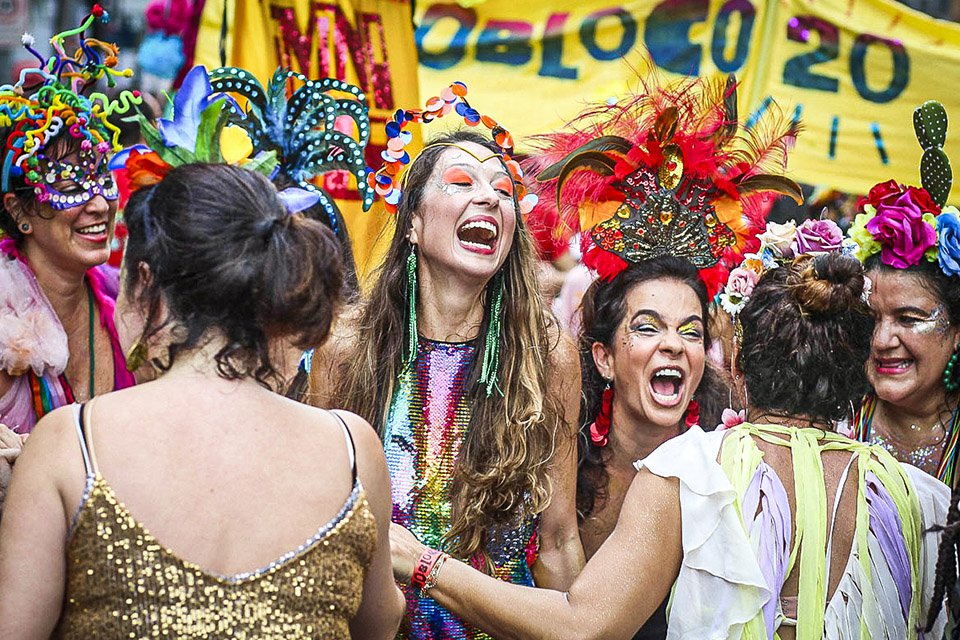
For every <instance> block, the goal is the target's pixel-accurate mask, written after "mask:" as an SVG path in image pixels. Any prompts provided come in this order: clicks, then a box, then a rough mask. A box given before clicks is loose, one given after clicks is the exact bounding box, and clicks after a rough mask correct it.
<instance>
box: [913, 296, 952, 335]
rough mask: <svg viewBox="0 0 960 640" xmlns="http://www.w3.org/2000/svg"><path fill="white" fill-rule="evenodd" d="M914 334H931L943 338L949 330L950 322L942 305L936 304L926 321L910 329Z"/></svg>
mask: <svg viewBox="0 0 960 640" xmlns="http://www.w3.org/2000/svg"><path fill="white" fill-rule="evenodd" d="M911 328H912V329H913V331H914V332H915V333H919V334H931V333H934V334H936V335H938V336H943V335H945V334H946V333H947V330H948V329H949V328H950V320H949V318H947V309H946V307H944V306H943V305H942V304H938V305H937V306H936V307H935V308H934V309H933V311H931V312H930V315H929V316H927V319H926V320H923V321H921V322H917V323H915V324H914V325H913V327H911Z"/></svg>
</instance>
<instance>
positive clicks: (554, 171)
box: [537, 136, 633, 182]
mask: <svg viewBox="0 0 960 640" xmlns="http://www.w3.org/2000/svg"><path fill="white" fill-rule="evenodd" d="M632 147H633V145H632V144H630V142H628V141H627V140H625V139H623V138H621V137H620V136H600V137H599V138H594V139H593V140H591V141H590V142H587V143H586V144H584V145H582V146H580V147H577V148H576V149H574V150H573V151H571V152H570V153H568V154H567V155H566V156H564V158H563V160H560V161H559V162H556V163H554V164H552V165H550V166H549V167H547V168H546V169H544V170H543V171H541V172H540V173H538V174H537V181H538V182H547V181H548V180H553V179H554V178H556V177H557V176H559V175H560V173H561V172H562V171H563V168H564V166H566V164H567V163H568V162H570V161H571V160H573V158H575V157H576V156H577V155H578V154H581V153H583V152H584V151H618V152H620V153H624V154H625V153H628V152H629V151H630V149H631V148H632Z"/></svg>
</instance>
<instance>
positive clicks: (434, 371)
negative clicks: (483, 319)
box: [384, 338, 538, 640]
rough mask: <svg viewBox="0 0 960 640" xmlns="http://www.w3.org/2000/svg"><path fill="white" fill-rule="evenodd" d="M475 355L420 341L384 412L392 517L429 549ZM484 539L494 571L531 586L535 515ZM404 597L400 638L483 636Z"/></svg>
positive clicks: (425, 601)
mask: <svg viewBox="0 0 960 640" xmlns="http://www.w3.org/2000/svg"><path fill="white" fill-rule="evenodd" d="M475 360H476V346H475V344H474V343H471V342H468V343H448V342H436V341H432V340H427V339H424V338H420V339H419V341H418V345H417V357H416V360H415V361H414V364H413V365H412V366H411V367H409V369H408V370H407V371H406V372H405V373H403V374H402V375H401V376H400V377H399V379H398V381H397V388H396V391H395V392H394V395H393V399H392V402H391V405H390V412H389V414H388V417H387V422H386V430H385V433H384V449H385V451H386V456H387V466H388V467H389V468H390V482H391V485H392V487H393V521H394V522H396V523H398V524H401V525H403V526H404V527H406V528H407V529H409V530H410V531H412V532H413V534H414V535H416V536H417V538H418V539H420V540H421V541H422V542H423V543H424V544H426V545H429V546H430V547H433V548H436V549H443V548H445V546H446V545H445V544H444V540H443V535H444V534H445V533H446V532H447V531H448V530H449V529H450V511H451V506H450V488H451V485H452V483H453V472H454V466H455V464H456V461H457V457H458V454H459V452H460V448H461V446H462V445H463V442H464V439H465V438H466V437H467V427H468V424H469V422H470V403H469V401H468V398H467V397H466V385H467V381H468V378H469V375H470V371H471V366H472V365H473V363H474V361H475ZM488 540H489V542H488V552H489V555H490V559H491V560H492V561H493V564H494V575H495V576H496V577H498V578H500V579H502V580H506V581H508V582H513V583H515V584H521V585H527V586H532V585H533V576H532V575H531V573H530V566H531V565H532V564H533V562H534V561H535V560H536V557H537V543H538V539H537V519H536V518H534V517H526V518H523V519H522V521H520V522H518V523H516V525H515V526H513V527H493V528H492V529H491V530H490V531H489V535H488ZM468 560H471V559H468ZM472 560H474V561H473V564H474V566H477V563H476V561H475V559H472ZM405 595H406V599H407V612H406V615H407V618H408V621H409V625H410V627H409V635H408V636H406V637H409V638H414V639H416V640H441V639H443V640H447V639H449V640H460V639H477V638H488V637H489V636H487V635H486V634H484V633H481V632H480V631H477V630H476V629H474V628H472V627H470V626H468V625H466V624H465V623H464V622H462V621H461V620H460V619H459V618H457V617H456V616H454V615H453V614H452V613H450V612H449V611H447V610H446V609H444V608H443V607H441V606H440V605H438V604H437V603H436V602H434V601H433V600H432V599H431V598H429V597H423V598H421V597H419V596H418V595H417V594H416V593H415V592H414V591H413V590H412V589H409V588H406V589H405ZM406 624H407V622H404V625H406ZM404 628H405V627H401V629H404Z"/></svg>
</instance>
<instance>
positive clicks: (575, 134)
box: [527, 76, 802, 296]
mask: <svg viewBox="0 0 960 640" xmlns="http://www.w3.org/2000/svg"><path fill="white" fill-rule="evenodd" d="M643 85H644V91H643V92H642V93H640V94H639V95H634V96H632V97H630V98H628V99H626V100H624V101H621V102H614V103H612V104H611V103H607V104H603V105H600V106H595V107H592V108H589V109H588V110H587V111H586V112H584V113H583V114H581V116H580V117H578V118H577V120H575V121H574V122H573V123H571V125H570V128H569V129H568V130H566V131H562V132H559V133H553V134H548V135H543V136H538V137H536V138H534V144H535V145H537V146H538V147H539V148H540V151H541V153H540V154H538V155H537V156H536V157H534V158H532V160H531V161H530V164H529V165H528V167H527V168H528V170H531V171H539V173H538V175H537V179H538V180H539V181H541V183H544V186H545V188H546V189H548V190H550V189H552V190H553V191H555V194H556V197H555V198H552V199H548V198H544V201H543V202H542V203H541V205H540V206H539V207H537V208H536V209H535V210H534V212H533V214H532V216H531V218H532V220H531V226H534V225H536V224H538V222H539V223H540V224H542V225H548V226H553V227H555V228H559V232H560V233H563V232H567V233H575V232H578V231H579V232H582V234H583V235H582V241H583V244H584V263H585V264H586V265H587V266H588V267H591V268H592V269H594V270H595V271H597V272H598V274H599V275H600V277H601V278H604V279H610V278H613V277H614V276H615V275H617V274H618V273H620V271H622V270H623V269H624V268H625V267H626V266H627V264H628V263H630V262H638V261H641V260H645V259H649V258H653V257H656V256H661V255H673V256H678V257H682V258H686V259H688V260H689V261H690V262H691V263H692V264H694V265H695V266H697V267H698V268H699V269H700V270H701V276H702V277H703V278H704V281H705V282H706V283H707V288H708V291H709V293H710V295H711V296H712V295H714V294H715V293H716V292H717V291H718V290H719V289H720V287H722V286H723V283H724V282H726V276H727V273H728V272H729V270H730V269H731V268H733V267H734V266H735V265H736V264H738V263H739V261H740V259H742V255H743V252H744V251H745V250H749V249H751V248H753V247H754V246H755V245H756V244H757V243H756V235H757V233H758V232H759V231H760V230H761V229H762V227H763V223H764V217H765V216H764V213H763V211H762V207H761V206H760V204H761V202H760V200H761V199H762V193H763V192H776V193H781V194H785V195H788V196H790V197H792V198H794V199H795V200H797V201H798V202H802V196H801V194H800V188H799V186H798V185H797V184H796V183H795V182H793V181H792V180H789V179H787V178H784V177H783V176H781V175H770V174H768V173H766V172H765V168H766V167H768V166H770V165H779V166H780V167H779V168H780V170H782V169H783V168H784V167H785V163H786V154H787V150H788V149H789V147H790V146H791V145H792V143H793V141H794V139H795V136H796V134H797V131H798V125H797V123H796V122H793V121H789V120H784V119H782V118H781V119H778V120H776V121H774V122H772V123H771V122H770V121H769V120H768V121H766V122H764V121H761V122H760V123H758V124H757V125H755V126H754V127H753V128H750V129H746V128H743V129H741V128H739V127H738V123H737V96H736V79H735V78H734V77H733V76H730V77H729V78H728V79H727V80H726V82H722V81H721V82H716V81H711V80H707V79H700V78H695V79H690V80H685V81H683V82H681V83H677V84H673V85H669V86H653V85H652V81H644V83H643ZM554 203H555V204H554Z"/></svg>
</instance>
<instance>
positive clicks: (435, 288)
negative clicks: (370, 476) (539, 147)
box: [311, 83, 583, 640]
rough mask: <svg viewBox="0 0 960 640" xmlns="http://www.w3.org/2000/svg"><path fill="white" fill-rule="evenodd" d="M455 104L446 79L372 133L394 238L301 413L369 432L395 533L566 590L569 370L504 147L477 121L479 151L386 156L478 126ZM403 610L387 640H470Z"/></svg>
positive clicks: (574, 393)
mask: <svg viewBox="0 0 960 640" xmlns="http://www.w3.org/2000/svg"><path fill="white" fill-rule="evenodd" d="M465 93H466V87H464V86H463V85H462V84H460V83H454V85H451V86H450V87H448V88H447V89H445V90H444V91H443V92H442V93H441V95H440V97H438V98H435V99H432V100H431V101H429V102H428V105H427V107H428V108H427V110H425V111H423V112H420V111H409V112H402V114H401V117H400V118H399V120H395V121H393V122H390V123H388V125H387V135H388V138H389V142H388V145H387V150H386V151H384V159H385V160H387V163H386V164H385V165H384V168H383V169H381V170H380V171H378V172H377V173H376V174H375V175H374V177H373V180H374V181H375V184H376V187H377V190H378V193H379V194H380V195H382V196H383V197H384V201H385V203H386V205H387V209H388V210H389V211H395V213H396V231H395V233H394V236H393V240H392V243H391V245H390V247H389V249H388V252H387V255H386V258H385V261H384V264H383V266H382V267H381V269H380V271H379V274H378V275H377V279H376V281H375V282H374V283H373V286H372V289H371V291H370V293H369V295H368V297H367V299H366V300H364V301H363V302H362V303H361V305H360V306H359V308H358V309H355V310H348V311H347V312H346V313H345V314H344V315H343V316H342V317H341V319H340V321H339V322H338V326H337V327H336V329H335V332H334V336H333V337H332V338H331V340H329V341H328V342H327V343H326V344H325V345H324V346H323V347H321V348H320V349H318V350H317V353H316V356H315V358H314V362H313V367H312V372H311V397H312V402H314V403H315V404H317V405H319V406H337V407H343V408H347V409H349V410H350V411H353V412H355V413H357V414H359V415H361V416H363V417H364V418H366V419H367V420H368V421H369V422H370V423H371V424H373V425H374V427H376V428H377V430H378V431H379V433H380V436H381V438H382V440H383V445H384V449H385V451H386V457H387V463H388V466H389V469H390V478H391V483H392V487H393V521H394V522H395V523H397V524H398V525H400V526H403V527H406V528H407V529H409V530H410V531H412V532H413V533H414V534H415V535H416V536H417V537H419V538H420V539H421V540H424V541H428V543H429V544H430V545H431V546H433V547H436V548H440V549H444V550H445V551H446V552H448V553H450V554H451V555H452V556H453V557H457V558H460V559H462V560H465V561H467V562H470V563H471V564H472V565H473V566H476V567H478V568H480V569H482V570H484V571H485V572H488V573H489V574H490V575H494V576H496V577H497V578H500V579H502V580H507V581H510V582H514V583H517V584H523V585H533V584H534V583H535V584H536V585H537V586H539V587H550V588H559V589H565V588H567V587H568V586H569V585H570V583H571V582H572V580H573V578H574V577H575V575H576V573H577V572H578V571H579V569H580V567H581V566H582V564H583V551H582V548H581V546H580V539H579V536H578V532H577V521H576V511H575V504H574V495H575V483H576V428H575V421H576V416H577V408H578V404H579V398H580V376H579V367H578V364H577V356H576V348H575V346H574V345H573V343H572V341H571V340H568V339H566V338H564V337H563V336H562V335H561V331H560V329H559V327H558V326H557V325H556V323H555V322H554V321H552V319H551V318H550V316H549V315H548V313H547V312H546V311H545V309H544V308H543V306H542V303H541V300H540V296H539V293H538V287H537V283H536V275H535V274H536V268H535V266H534V254H533V248H532V244H531V239H530V237H529V236H528V232H527V230H526V228H525V223H524V221H523V218H522V216H521V207H524V206H525V204H526V203H529V199H528V198H524V197H523V193H522V189H523V184H522V181H521V180H520V175H519V171H520V170H519V166H518V165H517V164H516V162H515V161H513V160H511V159H510V158H509V156H508V155H505V151H506V150H507V149H509V147H512V146H513V145H512V142H511V141H510V139H509V134H508V133H506V131H504V130H503V128H502V127H500V126H499V125H497V124H496V123H495V122H494V121H493V120H492V119H490V118H489V117H487V116H483V117H482V122H483V124H484V125H485V126H487V127H489V128H490V129H492V131H491V133H492V134H493V136H494V137H495V139H496V140H497V142H496V144H495V143H494V142H492V141H491V140H490V139H488V138H485V137H483V136H481V135H479V134H476V133H472V132H468V131H461V132H456V133H452V134H446V135H443V136H441V137H439V138H436V139H434V140H432V141H431V142H429V143H427V145H426V146H425V148H424V150H423V151H422V152H421V153H420V155H419V156H417V157H416V158H415V159H413V160H412V161H411V159H410V157H409V156H408V155H407V153H406V152H405V151H404V150H403V145H404V141H405V139H408V138H409V135H410V134H409V132H408V131H406V130H405V128H406V127H407V126H408V125H409V124H410V123H411V122H415V121H419V120H420V119H421V118H423V119H427V117H428V116H429V114H430V113H434V114H439V115H443V114H445V113H449V112H452V111H453V109H454V108H456V109H457V114H459V115H461V116H463V117H464V119H465V120H466V121H467V123H468V124H479V123H480V122H481V116H480V115H479V114H477V113H476V111H474V110H473V109H472V108H470V107H469V105H467V104H466V101H465V100H463V96H464V95H465ZM451 117H455V116H451ZM402 165H409V166H407V167H406V168H405V175H404V177H403V180H402V181H401V180H400V176H399V170H400V169H401V168H403V167H402ZM401 186H402V196H401V195H400V190H401V189H400V187H401ZM406 599H407V615H406V621H405V623H404V624H403V625H402V626H401V630H402V633H401V636H402V637H405V638H416V639H418V640H421V639H422V640H430V639H438V640H439V639H440V638H444V639H452V640H459V639H467V638H470V639H474V638H486V637H487V636H486V635H485V634H483V633H482V632H480V631H478V630H477V629H476V628H475V627H473V626H472V625H468V624H466V623H464V622H463V621H462V620H461V619H460V618H458V617H457V616H455V615H454V614H452V613H450V612H449V611H447V610H446V609H444V608H443V607H441V606H439V605H438V604H437V603H436V602H435V601H433V600H431V599H430V598H429V597H426V596H422V595H421V594H420V593H419V592H418V591H417V590H414V589H407V590H406Z"/></svg>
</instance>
